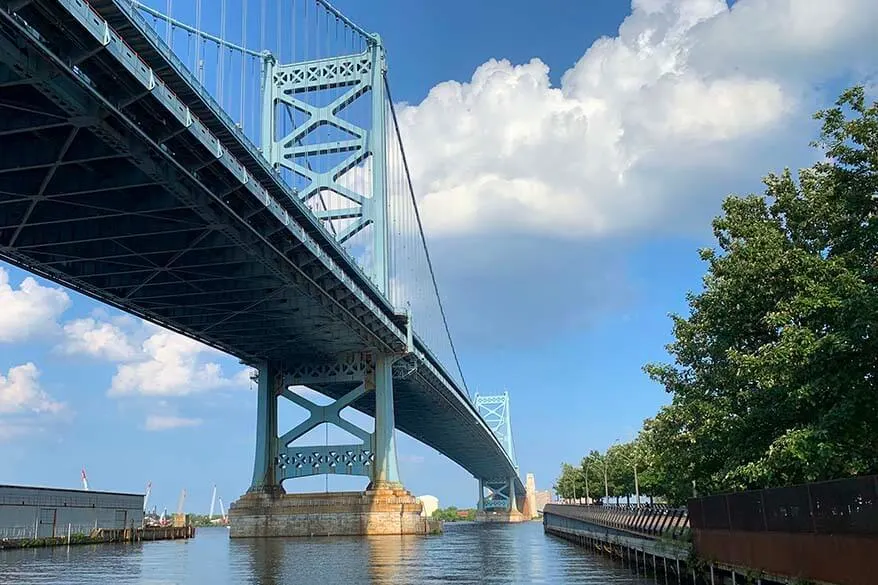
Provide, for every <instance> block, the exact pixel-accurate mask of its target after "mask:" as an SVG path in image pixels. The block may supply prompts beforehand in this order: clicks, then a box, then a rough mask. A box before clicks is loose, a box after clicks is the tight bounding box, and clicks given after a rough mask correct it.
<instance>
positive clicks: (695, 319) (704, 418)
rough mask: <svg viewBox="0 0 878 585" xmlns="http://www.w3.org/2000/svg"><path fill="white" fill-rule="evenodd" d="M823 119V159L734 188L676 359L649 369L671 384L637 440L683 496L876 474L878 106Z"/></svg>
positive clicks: (854, 98)
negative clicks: (752, 191)
mask: <svg viewBox="0 0 878 585" xmlns="http://www.w3.org/2000/svg"><path fill="white" fill-rule="evenodd" d="M816 118H817V119H818V120H820V121H821V122H822V132H821V134H820V138H819V140H818V141H817V142H816V143H815V145H816V146H818V147H820V148H821V149H822V150H823V151H824V152H825V154H826V156H825V158H824V159H823V160H821V161H820V162H818V163H817V164H815V165H813V166H812V167H810V168H808V169H804V170H802V171H800V172H799V173H798V177H796V176H794V174H793V173H791V172H790V171H789V170H786V171H785V172H783V173H781V174H771V175H769V176H767V177H766V178H765V179H764V183H765V186H766V189H765V193H764V195H762V196H756V195H750V196H746V197H739V196H730V197H728V198H727V199H726V200H725V202H724V204H723V212H724V213H723V215H722V216H721V217H719V218H717V219H716V220H715V221H714V223H713V227H714V234H715V236H716V240H717V248H716V249H705V250H701V252H700V254H701V258H702V259H703V260H704V261H705V262H706V263H707V266H708V268H707V274H706V275H705V277H704V286H703V290H702V291H701V292H700V293H698V294H690V295H689V296H688V302H689V309H690V312H689V316H688V317H685V318H684V317H681V316H679V315H675V316H673V317H672V319H673V333H674V338H675V340H674V342H673V343H671V344H670V345H669V346H668V350H669V352H670V354H671V355H672V356H673V358H674V363H673V364H651V365H648V366H646V368H645V369H646V371H647V373H648V374H649V376H650V377H651V378H652V379H654V380H656V381H658V382H660V383H661V384H663V385H664V387H665V388H666V390H667V391H668V392H670V393H671V394H672V396H673V400H672V402H671V404H670V405H668V406H667V407H665V408H663V409H662V410H661V411H660V412H659V413H658V415H657V416H656V417H655V418H654V419H651V420H648V421H646V424H645V425H644V430H643V432H642V434H641V440H640V443H642V445H643V447H644V453H645V456H648V457H649V458H650V462H649V465H648V468H649V469H650V473H651V474H653V475H654V476H655V478H656V480H657V481H658V483H659V485H661V486H662V488H661V489H662V491H665V492H666V493H667V494H668V495H669V496H671V497H672V499H674V500H677V501H679V500H682V499H684V498H685V497H686V496H688V495H689V494H691V491H692V485H691V482H692V480H695V482H696V486H697V489H698V491H699V492H702V493H708V492H717V491H722V490H734V489H747V488H759V487H768V486H777V485H784V484H790V483H795V482H806V481H815V480H821V479H829V478H836V477H843V476H849V475H855V474H861V473H874V472H878V392H876V390H878V388H876V380H875V374H876V366H878V335H876V333H878V332H876V327H878V288H876V276H878V274H876V271H878V255H876V253H878V217H876V211H878V209H876V207H878V206H876V198H878V104H872V105H871V106H869V105H867V104H866V100H865V97H864V92H863V90H862V89H861V88H854V89H851V90H848V91H846V92H845V93H844V94H842V96H841V97H840V99H839V100H838V102H837V104H836V106H835V107H833V108H831V109H828V110H825V111H821V112H819V113H818V114H817V115H816Z"/></svg>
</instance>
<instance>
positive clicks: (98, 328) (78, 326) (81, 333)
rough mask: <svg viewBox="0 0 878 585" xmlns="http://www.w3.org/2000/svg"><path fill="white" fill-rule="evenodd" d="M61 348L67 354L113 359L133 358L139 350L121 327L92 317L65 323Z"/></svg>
mask: <svg viewBox="0 0 878 585" xmlns="http://www.w3.org/2000/svg"><path fill="white" fill-rule="evenodd" d="M59 349H60V350H61V351H62V352H63V353H66V354H84V355H90V356H92V357H98V358H104V359H108V360H111V361H125V360H129V359H133V358H134V357H135V354H136V351H137V350H136V349H135V348H134V347H133V346H132V345H131V343H130V342H129V340H128V335H127V334H126V333H125V331H123V330H122V328H121V327H119V326H117V325H115V324H113V323H108V322H106V321H97V320H95V319H92V318H86V319H76V320H74V321H69V322H67V323H65V324H64V342H63V343H62V344H61V345H60V347H59Z"/></svg>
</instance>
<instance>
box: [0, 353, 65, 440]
mask: <svg viewBox="0 0 878 585" xmlns="http://www.w3.org/2000/svg"><path fill="white" fill-rule="evenodd" d="M39 376H40V371H39V370H38V369H37V367H36V366H35V365H34V364H33V363H32V362H28V363H25V364H21V365H18V366H12V367H11V368H9V370H8V371H7V372H6V375H3V373H2V372H0V443H6V442H11V441H13V440H16V439H19V438H21V437H24V436H28V435H32V434H34V433H38V432H42V431H44V430H45V429H46V428H48V427H49V426H51V427H53V428H56V427H57V423H58V421H59V420H61V419H62V418H63V415H64V414H68V415H69V414H71V413H70V411H69V409H68V408H67V407H66V406H65V405H64V404H63V403H61V402H58V401H56V400H54V399H53V398H52V397H51V396H49V394H48V393H47V392H46V391H45V390H43V388H42V387H41V386H40V383H39Z"/></svg>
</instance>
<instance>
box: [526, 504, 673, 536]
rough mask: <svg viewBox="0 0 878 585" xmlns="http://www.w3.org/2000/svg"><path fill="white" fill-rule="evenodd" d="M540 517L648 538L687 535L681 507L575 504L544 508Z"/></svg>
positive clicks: (550, 505) (552, 505) (553, 505)
mask: <svg viewBox="0 0 878 585" xmlns="http://www.w3.org/2000/svg"><path fill="white" fill-rule="evenodd" d="M543 513H544V514H558V515H560V516H565V517H567V518H573V519H575V520H580V521H583V522H588V523H591V524H594V525H597V526H603V527H605V528H613V529H615V530H621V531H623V532H627V533H630V534H634V535H638V536H646V537H649V538H657V537H666V538H673V539H678V538H684V537H685V536H686V535H687V534H688V532H689V517H688V514H687V513H686V509H685V508H671V507H668V506H665V505H658V506H656V505H653V506H647V505H643V504H641V505H640V507H637V506H634V505H632V506H622V505H620V506H596V505H579V504H558V503H550V504H547V505H546V508H545V509H544V511H543Z"/></svg>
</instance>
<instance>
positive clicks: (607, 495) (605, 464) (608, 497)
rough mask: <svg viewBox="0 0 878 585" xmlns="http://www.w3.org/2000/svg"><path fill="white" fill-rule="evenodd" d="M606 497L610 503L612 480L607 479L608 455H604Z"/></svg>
mask: <svg viewBox="0 0 878 585" xmlns="http://www.w3.org/2000/svg"><path fill="white" fill-rule="evenodd" d="M604 498H605V501H606V503H607V504H609V503H610V482H609V481H607V456H606V455H604Z"/></svg>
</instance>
